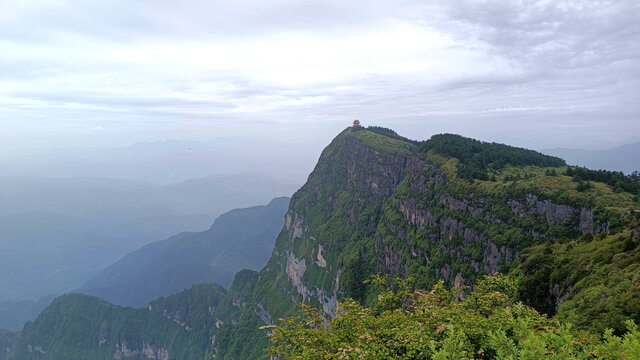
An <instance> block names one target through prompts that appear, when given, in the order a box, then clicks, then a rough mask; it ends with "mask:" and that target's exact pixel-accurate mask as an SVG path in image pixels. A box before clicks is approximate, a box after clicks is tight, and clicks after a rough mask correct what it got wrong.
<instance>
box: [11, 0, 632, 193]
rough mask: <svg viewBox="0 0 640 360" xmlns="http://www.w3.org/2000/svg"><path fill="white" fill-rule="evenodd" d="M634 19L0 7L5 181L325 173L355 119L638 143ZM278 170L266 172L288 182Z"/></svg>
mask: <svg viewBox="0 0 640 360" xmlns="http://www.w3.org/2000/svg"><path fill="white" fill-rule="evenodd" d="M639 6H640V5H639V4H638V3H637V2H636V1H633V0H629V1H620V0H615V1H509V2H505V1H480V2H478V1H455V2H450V1H440V2H439V1H426V2H425V1H411V0H407V1H359V0H356V1H348V2H344V1H311V0H303V1H216V2H211V1H197V0H190V1H181V2H166V1H163V2H158V1H153V2H149V1H139V0H127V1H123V0H114V1H108V2H103V1H94V0H88V1H52V0H48V1H43V0H38V1H36V0H34V1H20V0H4V1H3V2H2V5H0V7H1V11H0V131H1V132H0V142H1V145H0V146H1V148H0V150H1V153H2V162H3V164H4V165H2V168H0V169H1V170H2V172H3V173H4V174H5V175H6V174H9V175H16V174H17V175H20V174H34V173H37V171H35V170H34V169H35V168H37V166H36V165H33V166H32V165H29V164H31V162H33V161H36V160H37V159H38V158H40V159H41V157H42V155H43V154H48V157H49V160H50V161H59V160H60V159H63V158H66V157H68V151H67V152H66V153H65V152H63V153H61V154H59V153H57V152H51V149H60V148H66V149H72V150H74V149H75V150H77V149H79V148H81V149H87V148H92V149H93V148H95V147H98V146H101V147H123V146H128V145H131V144H134V143H136V142H140V141H151V142H155V141H164V140H167V139H169V140H189V141H193V140H206V141H213V142H219V141H220V139H221V138H223V139H224V141H225V142H226V143H234V141H235V140H236V139H239V138H242V139H245V140H246V139H248V140H247V141H249V142H251V143H252V144H254V145H255V146H258V147H259V146H261V145H264V146H269V144H270V143H273V142H277V143H279V144H287V145H289V147H288V148H289V149H291V148H295V150H294V151H289V153H293V152H297V153H298V154H302V155H304V157H305V158H306V157H309V158H311V160H310V161H309V162H308V164H313V163H314V161H315V158H317V156H318V155H319V152H320V150H321V149H322V147H323V146H324V145H326V143H327V141H329V140H330V139H331V138H332V137H333V136H334V135H335V134H336V133H337V132H338V131H340V130H341V129H343V128H344V127H345V126H347V125H348V124H349V121H351V120H352V119H355V118H359V119H361V120H363V123H364V124H365V125H381V126H387V127H391V128H393V129H395V130H397V131H398V132H399V133H401V134H402V135H405V136H409V137H411V138H417V139H425V138H428V137H429V136H430V135H432V134H434V133H440V132H454V133H460V134H463V135H466V136H470V137H474V138H479V139H482V140H488V141H500V142H503V143H509V144H513V145H519V146H526V147H529V148H536V149H543V148H555V147H580V148H588V149H594V148H608V147H614V146H618V145H622V144H625V143H630V142H636V141H639V140H640V138H639V137H638V134H640V121H639V120H640V116H639V115H640V105H639V104H638V101H637V95H638V90H639V89H640V77H639V76H638V75H639V71H640V65H639V64H640V61H639V60H640V45H639V43H638V41H637V40H638V39H639V38H640V23H639V22H638V21H637V19H638V18H639V17H640V8H639ZM186 148H188V146H187V147H186ZM231 148H232V151H230V152H231V153H233V154H237V152H238V151H240V152H242V151H244V152H246V153H250V154H255V151H254V149H255V148H254V147H252V146H236V147H233V146H232V147H231ZM243 149H244V150H243ZM83 151H86V150H83ZM65 154H67V155H65ZM283 154H286V151H285V150H282V151H280V152H278V153H277V154H274V155H273V158H270V159H268V161H267V162H263V164H267V163H268V164H270V166H272V167H277V168H281V167H282V166H281V163H280V162H281V161H282V157H281V156H282V155H283ZM54 155H55V156H54ZM58 155H59V156H58ZM228 161H229V162H234V163H236V162H238V158H236V157H235V156H231V157H230V158H228ZM36 162H37V161H36ZM303 163H305V164H307V163H306V162H303V161H300V162H296V163H295V164H294V163H292V164H291V165H290V166H289V167H290V169H289V170H291V171H289V172H290V173H306V172H308V170H309V167H310V166H311V165H303ZM18 164H19V165H20V166H18ZM25 164H26V165H25ZM199 164H200V163H199ZM76 165H77V164H75V163H74V165H73V166H76ZM226 165H227V163H225V162H224V161H222V162H220V163H219V164H217V165H216V166H221V167H223V168H224V166H226ZM78 166H80V165H78ZM25 167H26V169H25ZM247 168H251V166H247ZM67 170H68V169H67ZM232 170H250V169H246V168H244V169H232ZM80 172H81V173H82V171H80ZM212 172H216V171H215V169H211V170H210V171H207V172H206V173H212ZM222 172H224V171H222ZM85 173H90V171H85ZM38 175H42V174H40V173H38ZM187 177H189V176H185V177H184V178H187ZM178 180H179V179H178Z"/></svg>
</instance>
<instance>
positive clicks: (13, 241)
mask: <svg viewBox="0 0 640 360" xmlns="http://www.w3.org/2000/svg"><path fill="white" fill-rule="evenodd" d="M297 188H298V185H296V184H290V183H288V182H286V181H282V180H277V179H273V178H270V177H267V176H264V175H257V174H253V175H252V174H236V175H216V176H209V177H206V178H201V179H193V180H188V181H184V182H180V183H177V184H170V185H162V186H161V185H154V184H150V183H146V182H141V181H132V180H122V179H98V178H22V177H0V229H2V231H0V301H7V300H14V301H17V300H31V301H35V300H37V299H38V298H40V297H41V296H43V295H45V294H60V293H62V292H66V291H70V290H73V289H76V288H78V287H79V286H81V285H82V284H83V283H84V282H85V281H87V280H88V279H89V278H90V277H91V276H93V275H94V274H95V273H96V272H97V271H99V270H101V269H103V268H104V267H105V266H108V265H109V264H111V263H113V262H114V261H116V260H117V259H118V258H120V257H122V256H123V255H125V254H127V253H128V252H131V251H133V250H135V249H137V248H140V247H141V246H144V245H145V244H147V243H149V242H151V241H157V240H158V239H163V238H167V237H169V236H171V235H173V234H177V233H179V232H183V231H202V230H205V229H207V228H208V227H209V226H210V225H211V223H212V222H213V220H214V219H215V218H216V217H217V216H219V215H220V214H222V213H224V212H226V211H229V210H231V209H234V208H240V207H247V206H252V205H255V204H261V203H266V202H268V201H269V200H271V199H273V198H274V197H277V196H284V195H290V194H292V193H293V192H294V191H295V190H296V189H297Z"/></svg>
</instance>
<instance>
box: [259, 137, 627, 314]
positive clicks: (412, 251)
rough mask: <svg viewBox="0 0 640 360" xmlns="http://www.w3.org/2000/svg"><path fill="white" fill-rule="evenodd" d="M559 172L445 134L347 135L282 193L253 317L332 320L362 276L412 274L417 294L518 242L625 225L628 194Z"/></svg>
mask: <svg viewBox="0 0 640 360" xmlns="http://www.w3.org/2000/svg"><path fill="white" fill-rule="evenodd" d="M566 169H567V168H566V166H564V162H563V161H562V160H560V159H558V158H553V157H549V156H544V155H542V154H540V153H537V152H534V151H530V150H525V149H519V148H513V147H509V146H505V145H500V144H489V143H482V142H479V141H475V140H472V139H466V138H463V137H460V136H456V135H446V134H445V135H439V136H434V137H433V138H432V139H431V140H428V141H426V142H423V143H416V142H414V141H410V140H407V139H404V138H401V137H399V136H397V135H396V134H395V133H393V132H390V131H389V130H381V129H376V128H369V129H362V128H348V129H346V130H345V131H343V132H342V133H341V134H340V135H339V136H338V137H336V138H335V139H334V140H333V141H332V143H331V144H330V145H329V146H328V147H327V148H326V149H325V150H324V152H323V154H322V156H321V158H320V160H319V162H318V164H317V166H316V168H315V169H314V171H313V173H312V174H311V175H310V176H309V180H308V181H307V183H306V184H305V185H304V186H303V187H302V188H301V189H300V190H299V191H298V192H296V194H294V196H293V197H292V200H291V204H290V207H289V211H288V212H287V216H286V220H285V227H284V229H283V231H282V232H281V233H280V235H279V237H278V239H277V241H276V246H275V249H274V252H273V256H272V258H271V259H270V261H269V263H268V264H267V266H266V267H265V268H264V269H263V270H262V271H261V272H260V280H259V282H258V284H257V285H256V302H257V303H258V304H260V305H261V306H262V307H263V309H264V312H265V315H268V316H265V318H272V319H273V318H278V317H280V316H283V315H292V314H294V312H295V309H296V307H295V306H294V304H295V303H296V302H304V303H310V304H312V305H315V306H319V307H320V308H322V309H324V311H325V312H326V313H327V314H330V315H332V314H334V313H335V305H336V302H337V301H338V300H339V299H344V298H346V297H353V298H355V299H359V300H362V301H365V302H367V301H368V300H371V299H372V297H373V296H376V294H375V293H372V292H371V290H370V289H369V288H365V287H364V286H363V285H362V281H363V280H365V279H367V278H368V276H369V275H370V274H372V273H377V272H381V273H388V274H391V275H393V276H401V277H407V276H412V277H414V278H415V280H416V284H417V286H418V287H420V288H430V287H431V286H432V285H433V284H435V282H436V281H437V280H438V279H444V280H445V281H446V283H447V284H449V285H450V286H455V287H460V286H463V285H471V284H473V283H474V282H475V279H476V278H478V277H479V276H481V275H483V274H492V273H494V272H497V271H508V269H509V266H510V264H511V263H512V262H513V261H514V260H516V259H517V257H518V256H519V254H520V253H521V252H522V251H523V250H524V249H525V248H527V247H529V246H532V245H535V244H538V243H543V242H547V241H555V240H557V239H562V238H577V237H579V236H581V235H583V234H599V233H601V232H609V231H619V230H621V229H623V228H625V227H626V226H628V224H629V219H628V218H626V217H625V216H626V215H625V212H626V211H627V210H628V209H629V208H632V207H633V206H638V203H637V201H638V200H637V197H635V198H634V194H630V193H626V192H614V191H613V188H612V187H611V186H608V185H606V184H603V183H598V182H595V181H591V182H588V184H584V183H581V182H580V181H577V180H576V179H572V177H570V176H565V175H562V174H564V172H565V171H566ZM574 180H575V181H574ZM581 186H583V187H585V188H581Z"/></svg>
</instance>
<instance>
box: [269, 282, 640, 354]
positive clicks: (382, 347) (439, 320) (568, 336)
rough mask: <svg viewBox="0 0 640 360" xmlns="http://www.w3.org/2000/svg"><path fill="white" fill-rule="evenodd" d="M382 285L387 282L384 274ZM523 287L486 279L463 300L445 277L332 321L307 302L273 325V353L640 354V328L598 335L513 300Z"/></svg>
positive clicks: (344, 307) (345, 311)
mask: <svg viewBox="0 0 640 360" xmlns="http://www.w3.org/2000/svg"><path fill="white" fill-rule="evenodd" d="M377 281H378V283H379V284H383V283H384V282H385V280H384V279H381V278H378V279H377ZM514 291H515V284H514V283H513V282H512V281H510V280H509V279H508V278H505V277H502V276H496V277H485V278H484V280H482V281H480V282H479V283H478V284H477V285H476V288H475V292H473V293H471V294H470V295H469V296H468V297H466V298H465V299H464V300H462V301H456V299H457V298H458V295H459V291H452V290H447V289H446V288H445V287H444V285H443V284H442V282H440V283H438V284H436V285H435V286H434V287H433V289H432V290H431V291H412V290H411V288H410V286H409V285H408V283H407V282H396V289H395V290H387V291H385V292H383V293H382V294H380V296H379V297H378V300H377V302H376V304H375V306H373V307H370V308H366V307H363V306H362V305H360V304H358V303H357V302H355V301H353V300H349V301H346V302H344V303H342V304H341V305H340V309H341V310H340V314H339V316H338V317H336V318H334V319H331V320H329V319H326V318H325V317H324V315H323V313H322V311H321V310H318V309H314V308H312V307H309V306H305V305H303V306H302V312H303V313H304V317H297V318H289V319H286V320H283V321H282V322H281V325H277V326H266V327H264V328H263V329H265V330H269V331H271V334H270V335H269V338H270V339H271V341H272V342H273V345H272V347H270V348H269V349H268V353H269V355H272V356H280V357H282V358H284V359H372V360H373V359H442V360H444V359H451V360H453V359H456V360H457V359H505V360H506V359H542V358H545V359H637V358H638V357H639V356H640V329H638V326H637V325H636V324H635V323H634V322H632V321H629V322H627V328H628V333H626V334H625V335H624V336H622V337H617V336H614V335H612V333H611V331H607V332H605V333H604V337H603V339H602V340H600V339H599V338H598V337H596V336H594V335H592V334H588V333H585V332H580V331H577V330H575V329H574V328H572V327H571V326H570V325H569V324H566V323H560V322H558V321H554V320H550V319H548V318H546V317H545V316H543V315H540V314H539V313H538V312H536V311H535V310H534V309H532V308H529V307H527V306H525V305H523V304H521V303H515V302H514V301H513V294H514Z"/></svg>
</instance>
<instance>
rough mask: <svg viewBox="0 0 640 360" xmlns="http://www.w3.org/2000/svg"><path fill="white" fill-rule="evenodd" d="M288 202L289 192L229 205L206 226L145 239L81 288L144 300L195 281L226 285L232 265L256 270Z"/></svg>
mask: <svg viewBox="0 0 640 360" xmlns="http://www.w3.org/2000/svg"><path fill="white" fill-rule="evenodd" d="M288 204H289V198H286V197H281V198H277V199H274V200H272V201H271V202H270V203H269V204H268V205H265V206H255V207H251V208H245V209H236V210H232V211H229V212H227V213H225V214H223V215H221V216H220V217H219V218H218V219H216V221H215V222H214V223H213V225H212V226H211V227H210V228H209V229H208V230H206V231H203V232H198V233H181V234H178V235H175V236H172V237H170V238H169V239H167V240H164V241H159V242H155V243H151V244H149V245H147V246H145V247H143V248H141V249H138V250H136V251H134V252H132V253H130V254H128V255H127V256H125V257H124V258H122V259H121V260H120V261H118V262H117V263H115V264H113V265H111V266H109V267H108V268H106V269H105V270H104V271H102V272H101V273H99V274H98V275H97V276H95V277H94V278H93V279H92V280H90V281H89V282H87V283H86V284H85V285H84V286H83V288H82V289H81V291H82V292H84V293H87V294H92V295H96V296H100V297H102V298H104V299H106V300H107V301H110V302H112V303H115V304H120V305H130V306H144V305H146V304H147V302H149V301H150V300H152V299H155V298H157V297H159V296H163V295H169V294H172V293H175V292H178V291H181V290H183V289H185V288H187V287H189V286H191V285H192V284H195V283H198V282H212V283H218V284H221V285H222V286H224V287H228V286H229V285H230V284H231V281H232V280H233V276H234V274H235V273H236V272H237V271H239V270H241V269H244V268H248V269H254V270H258V269H260V268H262V267H263V266H264V264H265V263H266V262H267V260H268V259H269V254H270V253H271V250H272V249H273V243H274V241H275V238H276V237H277V235H278V232H279V231H280V229H281V227H282V223H283V218H284V214H285V212H286V209H287V206H288Z"/></svg>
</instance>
